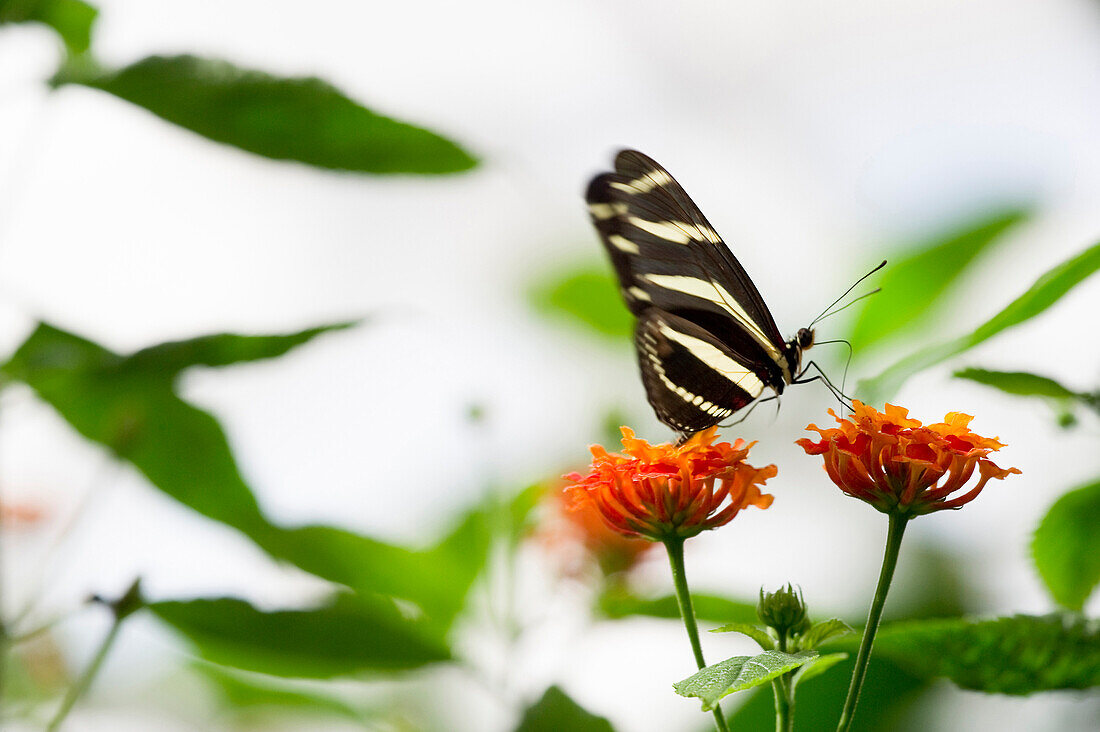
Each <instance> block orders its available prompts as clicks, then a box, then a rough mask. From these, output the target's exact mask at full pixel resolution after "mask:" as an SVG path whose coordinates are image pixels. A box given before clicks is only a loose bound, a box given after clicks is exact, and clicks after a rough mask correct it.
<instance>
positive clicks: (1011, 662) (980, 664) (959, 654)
mask: <svg viewBox="0 0 1100 732" xmlns="http://www.w3.org/2000/svg"><path fill="white" fill-rule="evenodd" d="M875 654H876V655H877V656H881V657H886V658H889V659H891V660H893V661H894V662H896V663H898V664H900V665H902V666H903V667H905V668H906V669H908V670H909V671H911V672H912V673H914V674H917V675H918V676H923V677H925V678H933V677H940V676H942V677H946V678H948V679H950V680H951V681H953V682H954V683H955V684H957V685H958V686H960V687H962V688H964V689H973V690H975V691H984V692H987V693H995V694H1014V695H1024V694H1031V693H1033V692H1036V691H1050V690H1054V689H1088V688H1090V687H1094V686H1097V685H1100V622H1098V621H1096V620H1088V619H1086V618H1082V617H1080V616H1075V615H1068V614H1066V615H1047V616H1029V615H1016V616H1013V617H1007V618H996V619H993V620H972V619H968V618H956V619H951V620H916V621H910V622H902V623H896V624H892V625H889V626H884V627H883V628H882V629H881V630H880V631H879V635H878V638H877V639H876V640H875Z"/></svg>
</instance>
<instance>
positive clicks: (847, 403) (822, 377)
mask: <svg viewBox="0 0 1100 732" xmlns="http://www.w3.org/2000/svg"><path fill="white" fill-rule="evenodd" d="M811 368H812V369H814V370H815V371H817V373H818V375H817V376H811V377H810V378H807V379H804V378H802V376H803V375H804V374H805V373H806V372H807V371H809V370H810V369H811ZM811 381H820V382H821V383H823V384H825V387H826V388H827V389H828V390H829V391H830V392H832V395H833V396H834V397H836V400H837V401H838V402H840V403H841V404H842V405H843V406H844V408H845V409H851V408H852V404H851V401H852V400H851V398H850V397H849V396H848V395H847V394H845V393H844V392H843V391H841V390H840V389H838V388H837V386H836V384H834V383H833V382H832V381H830V380H829V377H828V376H827V375H826V374H825V372H824V371H822V370H821V367H820V366H818V365H817V362H816V361H810V362H809V363H808V364H806V367H805V368H803V369H802V372H801V373H800V374H799V375H798V378H796V379H795V380H794V381H792V382H791V383H792V384H809V383H810V382H811Z"/></svg>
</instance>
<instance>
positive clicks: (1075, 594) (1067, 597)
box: [1031, 480, 1100, 610]
mask: <svg viewBox="0 0 1100 732" xmlns="http://www.w3.org/2000/svg"><path fill="white" fill-rule="evenodd" d="M1098 528H1100V480H1097V481H1095V482H1093V483H1089V484H1087V485H1083V486H1081V487H1079V488H1076V489H1075V490H1072V491H1070V492H1068V493H1066V494H1065V495H1063V496H1062V497H1061V498H1059V499H1058V500H1057V501H1055V503H1054V505H1053V506H1051V507H1050V510H1049V511H1047V514H1046V516H1044V517H1043V520H1042V521H1041V522H1040V523H1039V528H1038V529H1036V530H1035V537H1034V539H1032V542H1031V556H1032V557H1033V558H1034V559H1035V567H1036V568H1037V569H1038V570H1039V576H1040V577H1042V578H1043V582H1045V583H1046V586H1047V589H1048V590H1050V594H1051V595H1052V596H1053V597H1054V599H1055V600H1056V601H1057V602H1058V604H1060V605H1062V606H1063V607H1067V608H1069V609H1070V610H1080V609H1081V608H1082V607H1084V605H1085V601H1086V600H1087V599H1088V598H1089V595H1091V594H1092V591H1093V590H1094V589H1096V585H1097V583H1100V531H1098V530H1097V529H1098Z"/></svg>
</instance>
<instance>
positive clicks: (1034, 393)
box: [955, 368, 1100, 427]
mask: <svg viewBox="0 0 1100 732" xmlns="http://www.w3.org/2000/svg"><path fill="white" fill-rule="evenodd" d="M955 378H958V379H967V380H969V381H975V382H977V383H979V384H985V385H986V386H992V387H993V388H995V389H1000V390H1001V391H1003V392H1004V393H1006V394H1013V395H1015V396H1027V397H1040V398H1044V399H1046V400H1047V401H1048V402H1050V403H1051V406H1052V407H1053V408H1054V410H1055V412H1056V413H1057V415H1058V421H1059V424H1061V426H1063V427H1070V426H1072V425H1073V424H1074V423H1075V422H1076V421H1077V419H1076V417H1075V416H1074V414H1073V411H1074V407H1075V406H1077V405H1083V406H1085V407H1087V408H1089V409H1092V410H1093V411H1095V412H1096V413H1097V414H1100V391H1094V392H1079V391H1073V390H1071V389H1069V388H1068V387H1065V386H1063V385H1062V384H1059V383H1058V382H1057V381H1055V380H1054V379H1051V378H1049V377H1046V376H1039V375H1038V374H1031V373H1028V372H1026V371H989V370H987V369H977V368H967V369H960V370H958V371H956V372H955Z"/></svg>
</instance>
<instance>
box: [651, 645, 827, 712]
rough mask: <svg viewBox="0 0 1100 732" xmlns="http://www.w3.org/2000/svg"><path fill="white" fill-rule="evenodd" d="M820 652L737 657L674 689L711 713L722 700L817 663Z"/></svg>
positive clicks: (693, 676) (687, 680)
mask: <svg viewBox="0 0 1100 732" xmlns="http://www.w3.org/2000/svg"><path fill="white" fill-rule="evenodd" d="M817 657H818V654H817V651H798V652H797V653H783V652H782V651H763V652H762V653H758V654H756V655H755V656H734V657H732V658H727V659H726V660H725V661H719V662H718V663H716V664H713V665H711V666H707V667H706V668H704V669H700V670H699V671H698V672H697V673H695V674H692V675H691V676H689V677H688V678H686V679H684V680H683V681H678V682H676V683H675V684H673V685H672V688H673V689H675V690H676V693H677V694H679V695H680V696H689V697H696V698H698V699H699V700H700V701H701V702H703V710H704V711H710V710H711V709H714V707H715V705H717V704H718V700H719V699H722V698H723V697H725V696H728V695H729V694H733V693H734V692H737V691H745V690H746V689H751V688H753V687H756V686H763V685H764V684H769V683H771V681H772V679H776V678H779V677H780V676H782V675H783V674H785V673H787V672H788V671H793V670H794V669H796V668H799V667H800V666H805V665H806V664H809V663H813V662H814V661H815V660H817Z"/></svg>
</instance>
